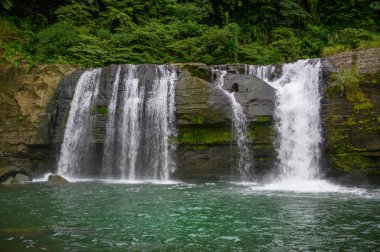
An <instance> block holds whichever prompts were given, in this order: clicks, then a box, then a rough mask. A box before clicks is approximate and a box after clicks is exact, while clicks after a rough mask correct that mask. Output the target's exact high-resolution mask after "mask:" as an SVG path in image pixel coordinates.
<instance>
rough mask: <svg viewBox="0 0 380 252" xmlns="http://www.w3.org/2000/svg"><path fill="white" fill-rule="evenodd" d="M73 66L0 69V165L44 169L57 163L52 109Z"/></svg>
mask: <svg viewBox="0 0 380 252" xmlns="http://www.w3.org/2000/svg"><path fill="white" fill-rule="evenodd" d="M73 70H74V67H72V66H68V65H43V66H36V67H29V66H21V67H18V68H13V67H3V68H1V69H0V72H1V75H0V135H1V137H0V167H1V166H8V165H13V166H16V167H21V168H26V170H27V171H28V172H33V171H36V172H38V171H39V172H43V171H45V170H46V169H50V168H51V166H52V165H53V166H54V162H55V151H51V150H52V146H51V141H50V135H51V134H50V122H51V121H52V116H54V114H53V113H50V109H51V108H52V107H53V106H54V104H53V103H52V101H54V99H53V97H54V94H55V92H56V89H57V87H58V84H59V83H60V81H61V80H62V78H63V77H64V76H65V75H68V74H70V73H71V72H72V71H73Z"/></svg>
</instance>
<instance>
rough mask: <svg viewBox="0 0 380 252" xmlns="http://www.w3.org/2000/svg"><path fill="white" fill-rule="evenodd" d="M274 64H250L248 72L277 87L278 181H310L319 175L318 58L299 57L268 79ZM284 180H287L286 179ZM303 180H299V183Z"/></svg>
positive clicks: (320, 139) (319, 65)
mask: <svg viewBox="0 0 380 252" xmlns="http://www.w3.org/2000/svg"><path fill="white" fill-rule="evenodd" d="M273 71H274V67H273V66H261V67H255V66H250V67H249V74H252V75H256V76H257V77H258V78H262V79H263V80H265V81H267V82H268V83H269V84H270V85H271V86H273V87H274V88H275V89H276V96H277V104H276V110H275V117H276V128H277V131H278V133H279V146H278V159H279V168H280V169H279V172H280V174H279V178H280V180H281V181H292V183H295V182H296V181H299V182H301V181H312V180H316V179H318V178H319V160H320V145H321V142H322V136H321V122H320V100H321V94H320V92H319V83H320V75H321V62H320V60H317V61H312V60H300V61H297V62H295V63H290V64H284V65H283V66H282V76H281V77H280V78H278V79H277V80H274V81H269V80H268V79H269V76H270V74H271V73H272V72H273ZM285 184H286V183H285ZM301 184H302V183H301Z"/></svg>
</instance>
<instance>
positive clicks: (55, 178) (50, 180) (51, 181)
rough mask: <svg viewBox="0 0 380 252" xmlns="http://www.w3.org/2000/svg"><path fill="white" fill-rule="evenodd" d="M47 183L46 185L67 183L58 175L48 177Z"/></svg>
mask: <svg viewBox="0 0 380 252" xmlns="http://www.w3.org/2000/svg"><path fill="white" fill-rule="evenodd" d="M47 183H48V185H66V184H68V183H69V181H67V180H66V179H65V178H63V177H62V176H59V175H50V176H49V178H48V181H47Z"/></svg>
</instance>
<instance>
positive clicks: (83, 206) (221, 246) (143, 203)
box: [0, 181, 380, 251]
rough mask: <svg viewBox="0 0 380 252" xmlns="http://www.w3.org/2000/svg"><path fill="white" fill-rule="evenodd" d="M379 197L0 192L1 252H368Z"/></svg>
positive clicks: (154, 188) (230, 191)
mask: <svg viewBox="0 0 380 252" xmlns="http://www.w3.org/2000/svg"><path fill="white" fill-rule="evenodd" d="M337 188H338V187H337ZM379 194H380V191H379V190H378V189H355V188H353V189H352V188H351V189H339V190H332V192H328V191H326V192H318V193H316V192H287V191H279V190H278V188H277V187H276V186H274V187H270V186H269V187H268V186H267V187H265V186H264V187H261V186H255V185H252V184H233V183H195V184H191V183H172V184H170V183H169V184H152V183H142V184H139V183H133V184H115V183H109V182H107V183H106V182H100V181H97V182H78V183H71V184H69V185H66V186H61V187H52V186H48V185H47V184H45V183H32V184H28V185H26V186H20V187H0V206H1V207H0V251H46V250H48V251H173V250H174V251H289V250H294V251H305V250H311V251H317V250H320V251H337V250H349V251H374V250H376V249H378V248H379V247H380V196H379Z"/></svg>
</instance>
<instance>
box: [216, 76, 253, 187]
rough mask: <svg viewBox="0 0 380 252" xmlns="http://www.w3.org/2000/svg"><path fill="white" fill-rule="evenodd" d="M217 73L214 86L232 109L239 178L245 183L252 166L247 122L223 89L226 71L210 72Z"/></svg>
mask: <svg viewBox="0 0 380 252" xmlns="http://www.w3.org/2000/svg"><path fill="white" fill-rule="evenodd" d="M212 71H213V74H212V75H213V76H214V73H215V72H216V73H217V79H216V81H215V83H214V84H215V86H216V88H218V89H219V90H221V91H222V92H223V93H224V94H225V96H226V97H227V98H228V100H229V102H230V105H231V109H232V125H233V132H234V135H235V138H236V144H237V149H238V155H239V160H238V171H239V173H240V178H241V180H242V181H247V180H248V179H249V178H250V174H251V169H252V164H253V157H252V156H253V153H252V146H251V139H250V136H249V132H248V122H247V119H246V116H245V114H244V112H243V108H242V107H241V105H240V103H238V102H237V101H236V98H235V96H234V93H233V92H232V93H230V92H228V91H227V90H225V89H224V87H223V86H224V76H225V75H226V74H227V71H224V70H223V71H217V70H212Z"/></svg>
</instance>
